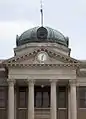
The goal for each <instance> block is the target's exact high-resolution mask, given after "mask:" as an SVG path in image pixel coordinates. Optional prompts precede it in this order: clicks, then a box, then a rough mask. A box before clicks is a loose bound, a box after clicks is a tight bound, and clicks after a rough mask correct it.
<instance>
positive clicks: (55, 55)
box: [4, 47, 80, 63]
mask: <svg viewBox="0 0 86 119" xmlns="http://www.w3.org/2000/svg"><path fill="white" fill-rule="evenodd" d="M41 51H44V52H46V53H47V54H48V55H49V56H51V57H53V58H55V59H58V58H60V59H61V60H62V61H64V62H65V63H80V61H78V60H76V59H73V58H71V57H70V56H66V55H63V54H61V53H59V52H55V51H51V50H50V49H48V48H47V49H46V48H44V47H41V48H40V49H39V48H36V49H34V51H33V52H30V53H28V54H23V55H21V56H14V57H13V58H10V59H8V60H5V61H4V63H15V62H21V61H23V60H27V59H29V58H30V57H33V56H36V55H37V53H39V52H41Z"/></svg>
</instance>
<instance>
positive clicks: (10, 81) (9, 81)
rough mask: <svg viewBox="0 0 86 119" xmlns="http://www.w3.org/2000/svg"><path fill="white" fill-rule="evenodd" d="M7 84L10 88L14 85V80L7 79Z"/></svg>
mask: <svg viewBox="0 0 86 119" xmlns="http://www.w3.org/2000/svg"><path fill="white" fill-rule="evenodd" d="M7 82H8V84H9V85H10V86H13V85H14V84H15V83H16V80H15V79H7Z"/></svg>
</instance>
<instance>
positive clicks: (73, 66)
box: [6, 63, 79, 69]
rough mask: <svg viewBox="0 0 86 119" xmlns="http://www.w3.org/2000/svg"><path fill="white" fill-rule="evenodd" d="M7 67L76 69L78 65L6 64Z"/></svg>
mask: <svg viewBox="0 0 86 119" xmlns="http://www.w3.org/2000/svg"><path fill="white" fill-rule="evenodd" d="M6 66H7V67H28V68H57V67H64V68H65V67H66V68H70V67H71V68H74V69H77V68H78V67H79V64H78V63H64V64H19V63H7V64H6Z"/></svg>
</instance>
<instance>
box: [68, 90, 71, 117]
mask: <svg viewBox="0 0 86 119" xmlns="http://www.w3.org/2000/svg"><path fill="white" fill-rule="evenodd" d="M70 99H71V97H70V88H68V119H71V118H70V112H71V110H70V106H71V105H70Z"/></svg>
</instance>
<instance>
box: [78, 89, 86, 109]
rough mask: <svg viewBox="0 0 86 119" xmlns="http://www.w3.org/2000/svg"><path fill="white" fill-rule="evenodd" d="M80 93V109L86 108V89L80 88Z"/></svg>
mask: <svg viewBox="0 0 86 119" xmlns="http://www.w3.org/2000/svg"><path fill="white" fill-rule="evenodd" d="M78 93H79V97H78V101H79V107H80V108H86V87H79V90H78Z"/></svg>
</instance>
